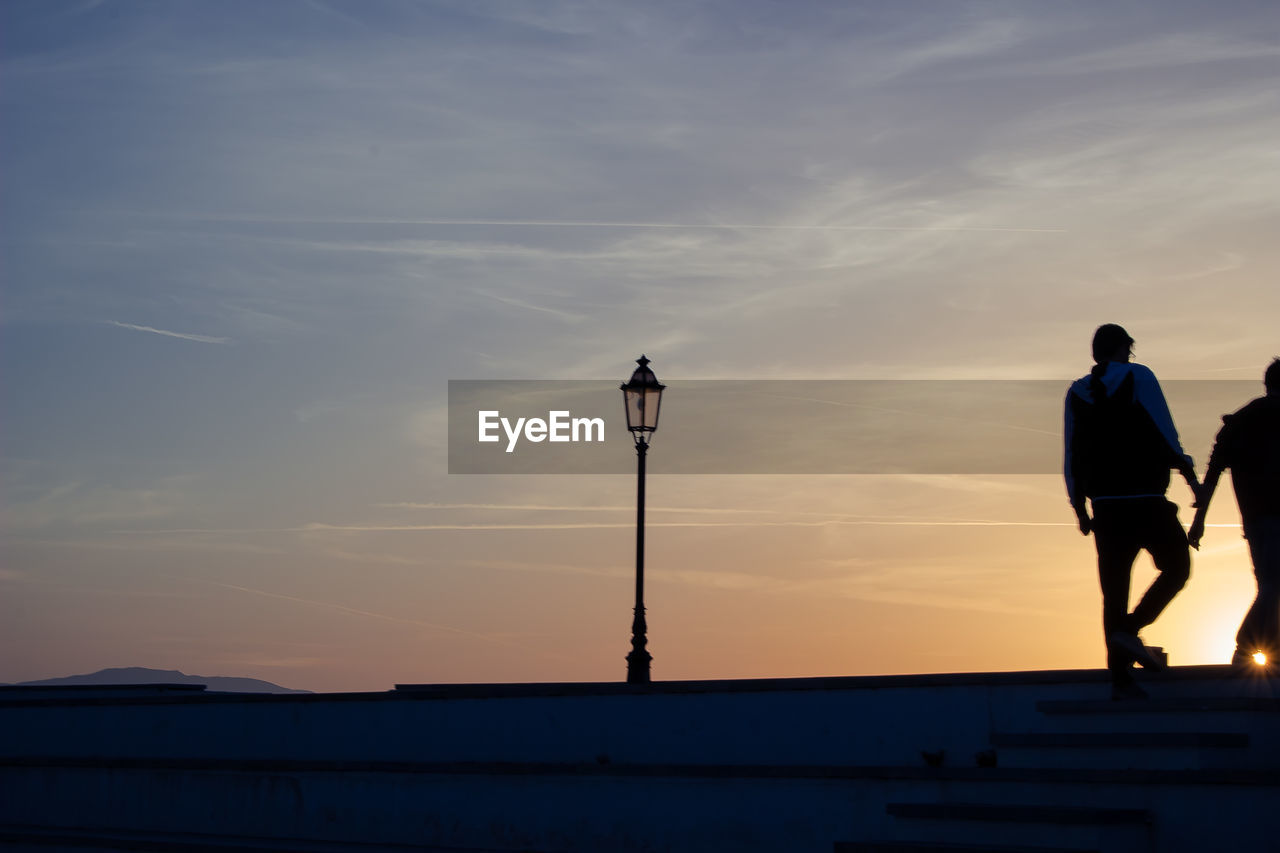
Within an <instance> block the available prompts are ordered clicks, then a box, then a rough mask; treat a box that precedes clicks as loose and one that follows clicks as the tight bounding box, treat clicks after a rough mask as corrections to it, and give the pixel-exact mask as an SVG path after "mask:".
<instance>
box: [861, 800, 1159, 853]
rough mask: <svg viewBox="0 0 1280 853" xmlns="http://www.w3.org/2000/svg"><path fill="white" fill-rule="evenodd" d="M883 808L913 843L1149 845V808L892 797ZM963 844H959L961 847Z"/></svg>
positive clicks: (1104, 849) (1106, 848)
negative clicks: (929, 800)
mask: <svg viewBox="0 0 1280 853" xmlns="http://www.w3.org/2000/svg"><path fill="white" fill-rule="evenodd" d="M885 812H886V813H887V814H888V815H890V816H891V817H893V818H894V819H895V820H896V821H897V822H898V824H899V825H900V826H901V827H902V830H903V831H902V833H901V835H902V836H903V837H902V838H901V840H903V841H910V843H914V844H924V843H932V844H939V843H943V844H966V845H969V847H970V849H976V850H983V849H996V850H998V849H999V848H1000V847H1001V846H1004V847H1013V848H1014V849H1016V848H1017V847H1019V846H1022V847H1032V848H1034V847H1036V846H1043V845H1044V844H1045V843H1046V842H1050V843H1052V844H1056V845H1059V846H1061V847H1063V848H1065V849H1073V848H1074V849H1080V850H1096V851H1098V853H1121V851H1123V853H1138V852H1140V851H1148V850H1150V849H1151V836H1152V824H1153V821H1154V818H1153V815H1152V813H1151V812H1150V811H1149V810H1147V809H1142V808H1124V807H1089V806H1061V805H1044V804H1040V803H1025V804H1010V803H991V802H912V803H905V802H896V803H889V804H888V805H887V806H885ZM962 849H963V848H962Z"/></svg>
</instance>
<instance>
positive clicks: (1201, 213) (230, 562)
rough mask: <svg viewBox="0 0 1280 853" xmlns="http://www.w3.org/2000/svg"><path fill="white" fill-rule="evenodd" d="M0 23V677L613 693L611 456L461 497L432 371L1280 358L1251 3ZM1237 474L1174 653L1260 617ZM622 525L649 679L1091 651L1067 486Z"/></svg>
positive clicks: (268, 6) (1045, 662)
mask: <svg viewBox="0 0 1280 853" xmlns="http://www.w3.org/2000/svg"><path fill="white" fill-rule="evenodd" d="M0 19H2V20H0V31H3V33H4V35H3V37H0V79H2V80H3V83H2V84H0V110H2V113H0V116H2V120H3V127H4V132H3V134H0V164H2V165H0V181H3V189H2V191H0V217H2V218H0V282H2V286H3V298H2V299H0V353H2V355H0V359H2V360H0V371H2V375H0V394H2V395H3V397H2V401H0V402H2V403H3V405H2V407H0V456H2V459H0V480H2V483H3V487H2V488H3V499H4V527H3V540H2V541H3V552H2V556H3V561H2V563H0V681H8V682H12V681H20V680H26V679H35V678H42V677H51V676H58V675H67V674H72V673H76V672H88V671H92V670H95V669H98V668H101V667H106V666H127V665H139V666H152V667H158V668H177V669H183V670H184V671H187V672H194V673H199V674H204V675H218V674H228V675H245V676H255V677H260V678H267V679H269V680H272V681H276V682H278V683H282V684H285V685H288V686H293V687H304V688H310V689H315V690H344V689H351V690H362V689H371V690H376V689H385V688H387V687H390V686H391V685H392V684H394V683H397V682H400V683H404V682H445V681H507V680H516V681H534V680H615V679H620V678H621V677H622V675H623V668H624V664H623V658H624V656H625V654H626V652H627V651H628V638H629V630H630V608H631V605H632V601H631V598H632V595H633V587H632V580H631V579H632V571H633V568H632V559H633V553H634V552H633V536H634V514H633V513H634V500H635V496H634V488H635V482H634V478H633V477H631V476H627V475H609V476H603V475H602V476H554V475H528V476H496V475H485V476H481V475H457V474H454V475H450V474H449V473H448V468H447V457H446V444H445V433H446V423H447V417H446V415H447V394H446V392H447V383H448V381H449V380H451V379H454V380H457V379H535V378H536V379H590V380H597V379H598V380H602V381H604V382H605V383H606V384H607V383H617V382H619V381H621V380H623V379H624V378H625V377H626V376H627V375H628V374H629V372H630V370H631V368H632V367H634V364H633V360H634V359H635V358H636V357H637V356H638V355H639V354H640V353H641V352H644V353H647V354H648V355H649V357H650V358H651V359H653V366H654V368H655V369H656V370H657V371H658V374H659V376H660V378H661V379H662V380H663V381H664V382H667V383H668V385H669V386H670V387H671V388H672V390H673V392H674V391H675V390H676V389H678V388H679V383H680V381H681V380H694V379H700V380H706V379H747V378H757V377H764V378H770V379H839V378H850V379H868V378H889V379H919V378H929V379H1014V378H1016V379H1054V380H1061V381H1062V383H1063V388H1064V390H1065V387H1066V384H1067V383H1068V381H1069V380H1070V379H1072V378H1074V377H1075V376H1078V375H1080V374H1082V373H1083V372H1085V371H1086V370H1087V368H1088V367H1089V364H1090V359H1089V353H1088V343H1089V338H1090V336H1091V334H1092V331H1093V329H1094V328H1095V327H1096V326H1097V325H1098V324H1100V323H1102V322H1108V321H1110V322H1120V323H1123V324H1124V325H1125V326H1126V327H1127V328H1128V329H1129V331H1130V332H1131V333H1132V334H1133V335H1134V336H1135V337H1136V338H1137V341H1138V344H1137V357H1138V360H1140V361H1142V362H1144V363H1147V364H1149V365H1150V366H1151V367H1153V369H1155V370H1156V371H1157V373H1158V374H1159V375H1160V376H1161V377H1162V378H1165V379H1175V378H1176V379H1205V380H1213V379H1237V380H1239V379H1260V377H1261V372H1262V369H1263V368H1264V366H1265V365H1266V363H1267V362H1268V361H1269V360H1270V358H1271V357H1272V356H1274V355H1276V354H1278V353H1280V336H1277V333H1276V329H1277V327H1278V326H1277V322H1276V321H1277V317H1280V287H1277V286H1276V282H1277V279H1278V278H1280V275H1278V273H1280V245H1277V241H1276V239H1275V235H1276V234H1277V233H1280V212H1278V210H1277V199H1280V146H1278V144H1277V140H1280V17H1278V16H1277V15H1276V10H1275V7H1274V6H1273V5H1272V4H1271V3H1269V2H1247V0H1226V2H1218V3H1212V4H1210V3H1202V2H1163V0H1162V2H1155V0H1145V2H1124V3H1114V2H1101V0H1100V1H1099V2H1073V3H1047V2H1033V0H1004V2H959V0H957V2H949V3H939V2H902V3H877V2H848V3H827V2H808V0H802V2H791V3H781V2H764V1H763V0H747V2H738V0H734V2H727V0H726V2H696V0H695V2H687V0H682V2H661V1H660V2H646V3H626V2H608V0H600V2H586V0H582V1H581V2H572V1H571V0H564V2H561V0H492V2H490V0H454V2H448V0H368V2H339V0H328V1H327V2H322V0H278V2H271V3H253V2H212V0H209V2H201V0H173V2H160V0H150V2H148V0H131V1H130V2H124V0H121V2H111V0H87V2H86V0H79V1H78V2H61V0H39V2H35V0H31V1H30V2H22V0H10V2H7V3H5V4H4V6H3V8H2V9H0ZM1257 387H1258V392H1259V393H1260V391H1261V385H1260V383H1259V385H1258V386H1257ZM1246 399H1247V397H1246V398H1243V399H1241V400H1240V401H1239V402H1240V403H1241V404H1243V403H1244V402H1245V401H1246ZM675 400H676V398H675V397H671V399H669V400H668V404H669V405H671V406H675V405H676V403H675ZM1178 414H1179V413H1178V410H1177V409H1176V408H1175V411H1174V415H1175V419H1176V418H1177V416H1178ZM1054 416H1055V417H1056V413H1055V415H1054ZM673 417H674V415H673ZM1180 426H1183V431H1184V433H1188V434H1189V433H1191V432H1192V431H1193V430H1191V429H1189V426H1192V425H1181V424H1180ZM1194 426H1196V427H1197V428H1198V429H1199V431H1200V432H1207V434H1208V435H1211V434H1212V425H1211V424H1209V425H1205V424H1196V425H1194ZM743 428H744V429H747V428H749V424H744V425H743ZM661 440H662V435H661V433H660V434H659V437H658V443H656V444H655V448H654V452H653V453H654V457H655V458H656V457H657V456H658V455H659V452H660V446H661ZM1189 445H1190V446H1188V448H1187V449H1188V451H1189V452H1190V453H1191V454H1192V455H1193V456H1194V457H1195V459H1196V461H1197V463H1198V464H1199V465H1201V466H1203V463H1204V460H1205V457H1206V456H1207V451H1208V443H1207V441H1198V442H1197V443H1195V444H1191V443H1190V442H1189ZM621 452H623V453H630V450H629V448H627V447H625V446H623V448H622V450H621ZM1221 494H1222V497H1221V498H1220V499H1219V501H1218V502H1216V503H1215V508H1214V512H1213V513H1212V514H1211V516H1210V521H1211V522H1213V523H1215V524H1218V525H1221V526H1220V527H1215V528H1212V529H1211V530H1210V532H1209V535H1208V537H1207V539H1206V543H1205V547H1204V550H1203V551H1202V552H1200V553H1199V554H1197V555H1196V558H1195V564H1194V567H1193V577H1192V581H1191V583H1190V585H1189V586H1188V588H1187V589H1186V591H1185V592H1184V593H1183V595H1182V596H1181V597H1180V598H1179V599H1178V600H1177V601H1176V602H1175V603H1174V605H1173V606H1172V607H1171V609H1170V611H1169V612H1168V613H1167V614H1166V616H1165V617H1164V618H1163V619H1162V620H1161V622H1159V623H1157V624H1156V625H1154V626H1152V627H1151V628H1150V629H1148V631H1147V634H1146V636H1147V639H1148V641H1149V642H1153V643H1159V644H1163V645H1164V646H1166V647H1167V648H1168V650H1169V653H1170V657H1171V660H1172V662H1174V663H1207V662H1221V661H1224V660H1225V659H1226V656H1229V654H1230V650H1231V647H1232V640H1233V634H1234V630H1235V626H1236V624H1237V623H1238V621H1239V618H1240V616H1241V615H1242V614H1243V612H1244V610H1245V609H1246V608H1247V606H1248V603H1249V601H1250V600H1251V597H1252V594H1251V591H1250V587H1251V584H1252V576H1251V573H1250V570H1249V564H1248V558H1247V553H1246V551H1245V549H1244V543H1243V541H1242V540H1241V539H1240V535H1239V529H1238V520H1239V517H1238V515H1237V513H1236V509H1235V505H1234V500H1233V499H1232V497H1231V495H1230V492H1229V490H1225V491H1224V492H1222V493H1221ZM1171 495H1172V496H1173V497H1174V498H1175V499H1177V500H1178V501H1180V502H1181V503H1182V504H1183V506H1184V510H1183V519H1184V522H1185V521H1189V513H1188V512H1187V510H1186V509H1185V506H1186V503H1187V502H1188V493H1187V491H1186V489H1185V487H1183V486H1182V485H1181V484H1180V483H1176V484H1175V486H1174V488H1173V489H1172V491H1171ZM649 507H650V512H649V521H650V524H649V539H648V561H647V565H648V580H649V583H648V587H647V599H648V605H649V624H650V650H651V651H652V652H653V654H654V677H655V678H658V679H672V678H714V677H748V676H789V675H853V674H864V673H883V672H936V671H959V670H988V669H1018V668H1055V667H1092V666H1100V665H1101V662H1102V655H1101V643H1100V637H1099V633H1100V631H1099V625H1098V623H1099V609H1100V602H1099V597H1098V593H1097V589H1096V578H1095V574H1094V571H1095V570H1094V566H1093V559H1094V558H1093V550H1092V542H1091V541H1090V540H1087V539H1083V538H1082V537H1080V535H1079V533H1078V532H1077V531H1076V530H1075V528H1074V525H1073V524H1072V516H1071V513H1070V510H1069V509H1068V507H1067V505H1066V500H1065V495H1064V492H1063V487H1062V484H1061V480H1060V478H1058V477H1055V476H1052V475H1048V474H1042V475H1021V476H1018V475H1004V476H963V477H961V476H942V475H938V476H927V475H894V476H825V477H823V476H807V477H801V476H791V477H788V476H692V475H689V476H677V475H667V476H654V477H651V478H650V481H649ZM1150 576H1151V569H1150V566H1149V562H1148V561H1147V559H1146V558H1145V557H1143V558H1142V560H1141V561H1140V563H1139V568H1138V570H1137V572H1136V577H1137V578H1138V582H1139V583H1144V582H1145V581H1146V580H1147V579H1148V578H1149V577H1150Z"/></svg>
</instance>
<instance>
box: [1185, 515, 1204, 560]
mask: <svg viewBox="0 0 1280 853" xmlns="http://www.w3.org/2000/svg"><path fill="white" fill-rule="evenodd" d="M1203 538H1204V516H1203V515H1201V514H1200V513H1196V517H1195V520H1193V521H1192V522H1191V529H1190V530H1188V531H1187V544H1188V545H1190V546H1191V547H1192V548H1195V549H1196V550H1197V551H1199V550H1200V540H1201V539H1203Z"/></svg>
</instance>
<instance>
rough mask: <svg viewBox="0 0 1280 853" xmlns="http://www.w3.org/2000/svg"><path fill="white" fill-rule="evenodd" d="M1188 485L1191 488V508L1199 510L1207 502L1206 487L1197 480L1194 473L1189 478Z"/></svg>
mask: <svg viewBox="0 0 1280 853" xmlns="http://www.w3.org/2000/svg"><path fill="white" fill-rule="evenodd" d="M1187 485H1188V486H1190V487H1191V496H1192V500H1191V508H1192V509H1199V508H1200V505H1201V504H1203V503H1204V502H1205V495H1204V485H1203V484H1201V482H1200V481H1199V480H1197V479H1196V475H1195V474H1194V473H1192V474H1190V475H1188V476H1187Z"/></svg>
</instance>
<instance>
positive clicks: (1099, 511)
mask: <svg viewBox="0 0 1280 853" xmlns="http://www.w3.org/2000/svg"><path fill="white" fill-rule="evenodd" d="M1133 343H1134V341H1133V338H1132V337H1131V336H1130V335H1129V333H1128V332H1126V331H1125V330H1124V328H1123V327H1121V326H1118V325H1116V324H1114V323H1107V324H1105V325H1103V326H1099V327H1098V330H1097V331H1096V332H1095V333H1094V336H1093V359H1094V362H1095V364H1094V366H1093V369H1092V370H1091V371H1090V372H1089V375H1087V376H1084V377H1082V378H1080V379H1078V380H1077V381H1076V382H1075V383H1073V384H1072V386H1071V388H1070V390H1069V391H1068V392H1067V399H1066V406H1065V415H1064V430H1063V432H1064V450H1065V452H1064V463H1063V473H1064V475H1065V477H1066V481H1067V494H1068V496H1069V497H1070V500H1071V506H1072V508H1073V509H1074V510H1075V513H1076V519H1077V521H1078V523H1079V526H1080V532H1081V533H1082V534H1084V535H1085V536H1088V535H1089V534H1090V533H1091V532H1092V533H1093V537H1094V544H1095V545H1096V546H1097V550H1098V580H1099V583H1100V585H1101V587H1102V628H1103V633H1104V636H1105V639H1106V649H1107V669H1108V670H1109V671H1110V673H1111V697H1112V698H1113V699H1139V698H1145V697H1146V692H1145V691H1144V690H1143V689H1142V688H1141V687H1139V686H1138V684H1137V683H1136V682H1135V681H1134V679H1133V672H1132V667H1133V664H1134V663H1135V662H1136V663H1139V664H1141V665H1142V666H1144V667H1148V668H1154V669H1158V668H1162V667H1163V663H1162V662H1161V661H1160V660H1158V659H1157V658H1156V657H1155V656H1153V655H1152V654H1151V653H1150V652H1149V651H1148V650H1147V648H1146V646H1145V645H1144V644H1143V642H1142V640H1141V639H1140V638H1139V637H1138V632H1139V631H1141V630H1142V629H1143V628H1145V627H1146V626H1147V625H1150V624H1151V623H1152V622H1154V621H1155V620H1156V617H1158V616H1159V615H1160V613H1161V612H1162V611H1163V610H1164V609H1165V607H1167V606H1168V604H1169V602H1170V601H1172V600H1173V597H1174V596H1175V595H1177V594H1178V591H1179V590H1181V589H1182V587H1183V586H1184V585H1186V582H1187V578H1188V577H1190V573H1191V551H1190V548H1189V547H1188V541H1187V535H1186V533H1185V532H1184V531H1183V529H1182V524H1181V523H1180V522H1179V521H1178V506H1177V504H1175V503H1173V502H1172V501H1170V500H1168V499H1167V498H1166V497H1165V492H1166V491H1167V490H1168V488H1169V472H1170V471H1171V470H1174V469H1176V470H1177V471H1179V472H1180V473H1181V474H1182V476H1183V477H1185V478H1186V481H1187V484H1188V485H1190V486H1191V490H1192V492H1193V493H1195V494H1196V495H1197V497H1198V496H1199V493H1200V484H1199V482H1198V481H1197V480H1196V474H1195V468H1194V465H1193V463H1192V461H1191V457H1190V456H1188V455H1187V454H1186V453H1184V452H1183V450H1182V444H1181V443H1180V442H1179V440H1178V431H1177V429H1175V427H1174V425H1173V417H1172V415H1170V413H1169V406H1168V404H1167V403H1166V402H1165V398H1164V392H1163V391H1162V390H1161V388H1160V383H1159V381H1157V379H1156V377H1155V374H1154V373H1152V372H1151V370H1150V369H1149V368H1147V367H1145V366H1143V365H1141V364H1136V363H1134V362H1132V361H1131V360H1130V359H1131V358H1132V355H1133ZM1086 498H1087V499H1088V500H1089V501H1090V503H1091V504H1092V508H1093V516H1092V517H1090V515H1089V512H1088V510H1087V509H1086V506H1085V499H1086ZM1142 550H1146V551H1147V552H1148V553H1150V554H1151V558H1152V561H1153V562H1154V563H1155V566H1156V569H1157V571H1158V572H1159V575H1158V576H1157V577H1156V579H1155V581H1154V582H1152V584H1151V586H1150V588H1148V589H1147V591H1146V592H1145V593H1143V595H1142V597H1141V599H1139V601H1138V604H1137V606H1136V607H1134V609H1133V612H1130V611H1129V585H1130V579H1131V575H1132V572H1133V563H1134V560H1136V559H1137V557H1138V552H1139V551H1142Z"/></svg>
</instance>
